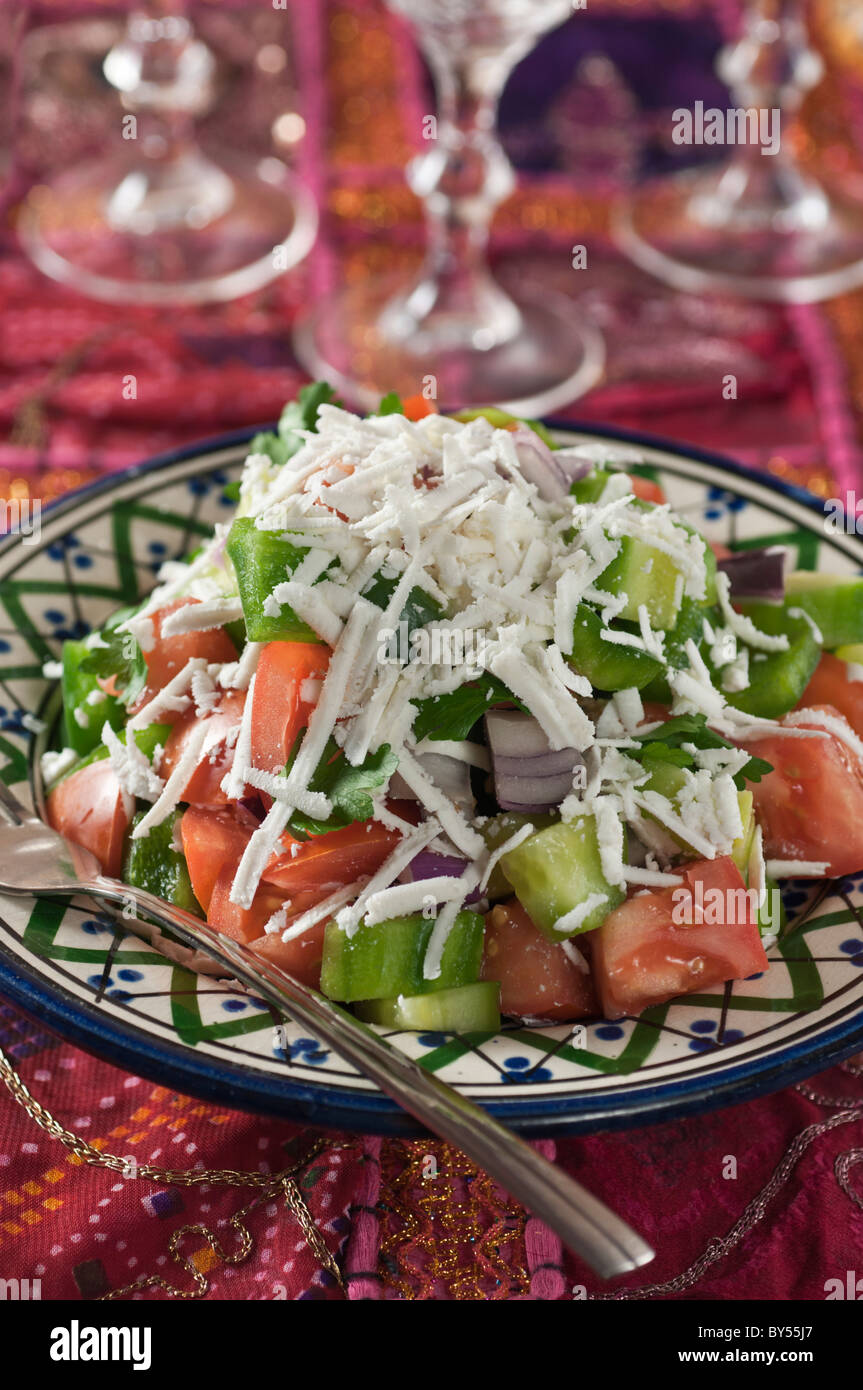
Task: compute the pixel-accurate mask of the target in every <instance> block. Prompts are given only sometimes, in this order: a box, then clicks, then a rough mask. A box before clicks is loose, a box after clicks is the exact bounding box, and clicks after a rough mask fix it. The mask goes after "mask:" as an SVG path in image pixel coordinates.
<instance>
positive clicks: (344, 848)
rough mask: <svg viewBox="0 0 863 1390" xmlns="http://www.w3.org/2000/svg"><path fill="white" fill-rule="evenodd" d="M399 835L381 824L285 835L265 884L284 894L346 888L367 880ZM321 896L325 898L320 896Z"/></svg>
mask: <svg viewBox="0 0 863 1390" xmlns="http://www.w3.org/2000/svg"><path fill="white" fill-rule="evenodd" d="M400 839H401V836H400V835H399V833H398V831H396V830H387V829H386V828H385V827H384V826H383V825H381V823H380V821H375V820H367V821H355V822H354V824H353V825H347V826H345V828H344V829H343V830H331V831H329V832H328V834H326V835H313V836H312V837H311V839H308V840H303V841H297V840H293V841H292V840H290V837H289V836H285V837H284V839H283V844H284V843H288V848H287V849H286V851H285V853H284V854H280V855H279V857H278V859H275V860H271V861H270V863H269V864H268V866H267V868H266V869H265V870H264V878H265V880H266V881H267V883H273V884H275V885H276V886H277V887H278V888H281V889H283V890H284V891H285V892H286V893H291V894H295V893H302V892H305V891H307V890H309V889H314V888H322V889H325V890H327V891H328V892H332V891H334V890H335V889H336V888H342V887H347V886H348V885H349V884H351V883H354V882H356V880H357V879H358V878H365V877H370V876H371V875H372V874H373V873H374V872H375V870H376V869H379V868H380V866H381V864H383V862H384V860H385V859H386V858H387V856H388V855H389V854H391V853H392V851H393V850H394V849H395V847H396V845H397V844H398V842H399V840H400ZM321 896H324V894H323V893H322V894H321Z"/></svg>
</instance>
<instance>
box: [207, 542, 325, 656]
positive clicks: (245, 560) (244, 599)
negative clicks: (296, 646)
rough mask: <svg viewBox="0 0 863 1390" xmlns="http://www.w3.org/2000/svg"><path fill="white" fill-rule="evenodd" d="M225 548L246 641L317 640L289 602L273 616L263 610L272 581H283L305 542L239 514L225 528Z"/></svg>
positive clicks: (302, 553) (305, 552) (304, 549)
mask: <svg viewBox="0 0 863 1390" xmlns="http://www.w3.org/2000/svg"><path fill="white" fill-rule="evenodd" d="M225 550H226V551H227V554H228V557H229V558H230V560H231V563H232V564H233V566H234V571H235V573H236V576H237V587H238V588H239V591H240V602H241V603H242V605H243V617H244V619H245V622H246V634H247V636H248V638H249V641H250V642H277V641H284V642H318V641H319V640H320V639H319V637H318V635H317V633H315V632H313V631H312V629H311V628H310V627H309V625H308V623H305V622H303V620H302V618H298V617H297V615H296V613H295V612H294V610H293V608H291V606H290V604H288V603H283V604H282V606H281V608H280V610H279V612H278V613H277V614H275V615H274V616H273V617H269V616H268V615H267V614H266V613H265V612H264V603H265V601H266V599H268V598H269V596H270V594H271V593H272V592H273V590H274V589H275V587H276V585H277V584H283V583H284V582H285V580H286V579H288V577H289V576H290V575H291V574H293V572H294V570H295V569H296V568H297V566H298V565H299V563H300V561H301V560H302V559H303V557H304V556H306V555H308V553H309V547H308V546H307V545H305V546H304V545H294V543H293V542H292V541H288V540H284V539H283V537H282V533H281V532H277V531H259V530H258V529H257V527H256V526H255V523H254V519H253V518H252V517H249V516H242V517H238V518H237V520H236V521H235V522H234V524H233V525H232V527H231V529H230V531H229V532H228V539H227V542H226V545H225Z"/></svg>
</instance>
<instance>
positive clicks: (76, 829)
mask: <svg viewBox="0 0 863 1390" xmlns="http://www.w3.org/2000/svg"><path fill="white" fill-rule="evenodd" d="M46 810H47V813H48V824H49V825H52V826H53V827H54V829H55V830H57V831H59V833H60V834H61V835H65V836H66V837H67V839H70V840H72V841H74V843H75V844H76V845H81V847H82V848H83V849H88V850H89V851H90V853H91V854H95V856H96V858H97V859H98V861H99V863H100V864H101V866H102V872H103V873H105V874H108V875H109V876H110V877H111V878H119V877H120V872H121V869H122V860H123V837H124V835H125V834H126V831H127V830H128V828H129V822H130V821H131V819H132V799H131V797H125V796H124V795H123V792H122V789H121V787H120V783H119V781H118V780H117V774H116V772H115V771H114V769H113V767H112V766H111V764H110V762H109V761H108V759H107V758H100V759H97V761H96V762H93V763H88V764H87V766H86V767H82V768H79V770H78V771H77V772H71V773H70V774H69V776H68V777H64V778H63V780H62V782H58V784H57V786H56V787H55V788H54V790H53V791H52V792H51V793H50V795H49V797H48V803H47V807H46Z"/></svg>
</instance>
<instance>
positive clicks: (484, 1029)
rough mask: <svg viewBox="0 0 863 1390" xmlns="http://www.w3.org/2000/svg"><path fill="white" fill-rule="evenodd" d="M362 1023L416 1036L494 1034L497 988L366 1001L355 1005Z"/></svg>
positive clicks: (484, 985)
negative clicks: (394, 1029) (402, 1030)
mask: <svg viewBox="0 0 863 1390" xmlns="http://www.w3.org/2000/svg"><path fill="white" fill-rule="evenodd" d="M356 1013H357V1016H358V1017H359V1018H361V1019H363V1021H364V1022H365V1023H377V1024H379V1025H380V1026H381V1027H383V1028H406V1029H414V1030H415V1031H416V1032H418V1033H425V1032H434V1033H497V1032H498V1030H499V1029H500V985H499V984H498V983H497V981H496V980H480V981H478V982H477V983H476V984H474V985H461V986H459V987H458V988H456V989H439V990H436V991H435V993H434V994H413V995H405V994H400V995H399V996H398V998H396V999H366V1000H363V1001H361V1002H360V1003H358V1004H357V1005H356Z"/></svg>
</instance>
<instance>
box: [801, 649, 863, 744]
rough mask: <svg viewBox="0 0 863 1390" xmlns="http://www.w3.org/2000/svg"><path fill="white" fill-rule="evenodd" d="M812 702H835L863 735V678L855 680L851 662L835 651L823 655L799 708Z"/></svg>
mask: <svg viewBox="0 0 863 1390" xmlns="http://www.w3.org/2000/svg"><path fill="white" fill-rule="evenodd" d="M813 705H832V706H833V708H834V709H838V711H839V713H840V714H844V715H845V718H846V719H847V720H848V723H849V724H850V725H851V728H852V729H853V730H854V732H855V734H856V735H857V737H858V738H863V681H860V680H856V681H855V680H852V679H851V677H850V676H849V674H848V662H847V661H842V659H841V658H840V657H838V656H834V655H833V654H832V652H824V654H823V655H822V657H821V660H820V661H819V663H818V665H817V666H816V667H815V673H814V675H813V677H812V679H811V681H810V682H809V684H808V685H807V687H806V689H805V690H804V692H803V698H802V700H801V701H800V704H799V705H798V709H812V707H813Z"/></svg>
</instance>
